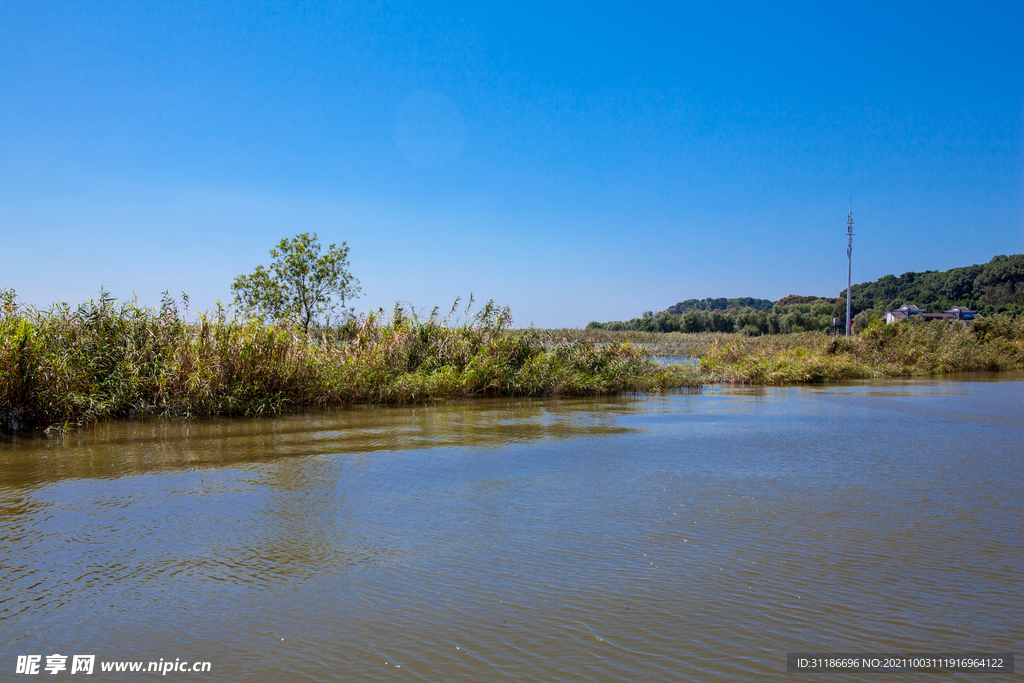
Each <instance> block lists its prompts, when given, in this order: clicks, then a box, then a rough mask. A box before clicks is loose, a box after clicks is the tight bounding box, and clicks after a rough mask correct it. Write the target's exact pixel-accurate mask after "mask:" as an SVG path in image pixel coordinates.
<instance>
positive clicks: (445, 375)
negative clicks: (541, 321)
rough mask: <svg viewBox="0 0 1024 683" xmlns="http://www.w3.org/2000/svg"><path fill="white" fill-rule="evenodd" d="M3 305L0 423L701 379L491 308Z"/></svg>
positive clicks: (625, 347) (647, 386)
mask: <svg viewBox="0 0 1024 683" xmlns="http://www.w3.org/2000/svg"><path fill="white" fill-rule="evenodd" d="M0 303H3V304H4V306H3V309H2V310H0V314H2V315H0V429H3V430H7V431H15V430H19V429H20V430H24V429H34V428H40V427H47V426H54V425H56V426H58V428H68V427H70V426H72V425H75V424H82V423H88V422H92V421H96V420H100V419H106V418H133V417H141V416H146V415H166V416H182V417H205V416H212V415H252V416H257V415H268V414H275V413H279V412H281V411H285V410H292V409H298V408H316V407H326V406H338V405H345V404H351V403H406V402H413V401H428V400H433V399H452V398H464V397H470V396H548V395H562V396H572V395H593V394H608V393H618V392H639V391H656V390H660V389H663V388H667V387H673V386H682V385H687V384H690V385H693V384H699V380H698V379H697V377H696V371H695V370H694V369H686V368H663V367H659V366H658V365H657V364H656V363H654V362H652V361H651V359H650V357H649V354H648V353H646V352H645V351H644V350H643V349H642V348H641V347H639V346H636V345H633V344H630V343H628V342H626V343H612V344H603V345H601V344H594V343H591V342H586V341H562V342H559V343H545V342H544V341H543V340H542V339H541V336H540V334H539V333H538V332H536V331H535V330H513V329H511V322H512V319H511V315H510V313H509V310H508V309H507V308H499V307H496V306H494V305H493V303H488V304H487V305H485V306H484V307H483V308H482V309H481V310H480V311H478V312H476V313H471V312H469V311H468V310H467V312H466V314H465V317H464V318H460V319H453V313H454V310H455V307H453V310H452V312H451V313H449V315H448V317H443V316H440V315H438V313H437V311H436V310H435V311H434V312H432V313H431V314H430V315H429V316H424V315H420V314H417V313H416V312H414V311H408V310H406V309H404V308H402V307H396V308H395V310H394V311H393V312H392V313H391V314H390V315H389V316H385V315H384V314H383V313H382V312H376V313H371V314H368V315H363V316H361V317H358V318H355V319H353V320H350V321H348V322H347V323H345V324H344V325H341V326H336V327H331V328H321V329H314V328H311V329H310V330H309V332H306V331H304V330H303V329H302V328H301V327H300V326H298V325H265V324H263V323H262V322H261V321H259V320H243V319H240V318H236V317H230V316H228V315H227V314H226V312H225V311H224V310H223V309H218V310H217V311H216V312H214V313H212V314H208V315H200V316H198V317H197V318H196V319H195V320H194V321H191V322H185V321H184V320H183V319H182V316H181V315H180V314H179V310H178V306H177V302H176V301H174V300H173V299H171V298H168V297H165V299H164V302H163V304H162V306H160V307H159V308H155V309H149V308H145V307H141V306H138V305H137V304H136V303H135V302H130V303H119V302H117V301H115V300H114V299H113V298H112V297H110V296H109V295H106V294H103V293H101V296H100V297H99V298H98V299H96V300H91V301H88V302H86V303H84V304H82V305H81V306H79V307H77V308H75V309H72V308H71V307H70V306H68V305H67V304H58V305H56V306H53V307H52V308H50V309H48V310H45V311H40V310H36V309H32V308H25V307H20V306H18V304H17V302H16V300H14V298H13V293H11V294H10V296H8V297H7V298H6V300H4V302H0Z"/></svg>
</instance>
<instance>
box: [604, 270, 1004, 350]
mask: <svg viewBox="0 0 1024 683" xmlns="http://www.w3.org/2000/svg"><path fill="white" fill-rule="evenodd" d="M845 296H846V291H845V290H843V291H842V292H840V295H839V296H838V297H837V298H834V299H833V298H827V297H817V296H798V295H795V294H791V295H789V296H786V297H783V298H782V299H779V300H778V301H775V302H773V301H769V300H767V299H756V298H753V297H740V298H735V299H726V298H718V299H700V300H698V299H687V300H686V301H681V302H679V303H677V304H675V305H674V306H670V307H669V308H667V309H665V310H664V311H661V312H660V313H654V312H653V311H647V312H646V313H644V314H643V315H642V316H641V317H639V318H633V319H632V320H626V321H614V322H607V323H599V322H592V323H590V324H589V325H587V327H588V328H589V329H604V330H612V331H639V332H736V333H740V334H746V335H751V336H756V335H762V334H786V333H790V332H805V331H814V330H826V329H829V328H830V327H832V323H833V319H836V318H838V320H839V326H840V329H841V328H842V326H843V324H844V323H845V319H846V298H845ZM903 304H915V305H917V306H920V307H922V308H925V309H930V310H933V311H938V310H942V309H948V308H952V307H953V306H968V307H970V308H972V309H977V310H979V311H980V312H981V313H982V315H992V314H994V313H1010V314H1012V315H1014V316H1016V315H1020V314H1021V313H1024V254H1014V255H1012V256H1004V255H1000V256H996V257H994V258H993V259H992V260H991V261H989V262H988V263H984V264H977V265H973V266H967V267H964V268H952V269H950V270H947V271H941V272H940V271H935V270H929V271H925V272H923V273H912V272H911V273H904V274H903V275H900V276H899V277H896V276H894V275H886V276H885V277H883V278H879V279H878V280H876V281H875V282H865V283H862V284H859V285H854V286H853V292H852V299H851V302H850V308H851V311H852V313H853V315H854V327H855V328H856V329H862V328H864V327H866V326H867V324H868V323H869V322H870V321H871V320H873V319H875V318H879V317H882V316H883V315H885V312H886V311H888V310H892V309H894V308H899V307H900V306H902V305H903Z"/></svg>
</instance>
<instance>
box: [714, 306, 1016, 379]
mask: <svg viewBox="0 0 1024 683" xmlns="http://www.w3.org/2000/svg"><path fill="white" fill-rule="evenodd" d="M1017 369H1024V319H1013V318H1011V317H1009V316H993V317H991V318H988V319H986V320H983V321H978V322H975V323H973V324H972V325H962V324H960V323H942V322H934V323H924V322H917V321H915V322H907V323H900V324H897V325H886V324H884V323H882V322H880V321H875V322H874V323H872V324H871V325H870V326H869V327H868V328H867V329H866V330H865V331H864V332H863V333H861V334H859V335H857V336H856V337H851V338H849V339H847V338H844V337H830V336H826V335H824V334H822V333H803V334H794V335H783V336H775V337H742V336H733V337H732V338H731V339H722V340H717V341H715V342H713V343H712V346H711V347H710V348H709V349H708V351H707V352H706V353H705V354H704V355H703V356H702V357H701V362H700V370H701V372H702V373H703V374H704V375H705V378H706V379H707V380H709V381H716V380H718V381H722V380H724V381H730V382H742V383H746V384H793V383H808V382H812V383H813V382H835V381H840V380H846V379H863V378H872V377H916V376H927V375H935V374H941V373H949V372H970V371H982V370H988V371H996V370H1017Z"/></svg>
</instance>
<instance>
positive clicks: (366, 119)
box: [0, 0, 1024, 326]
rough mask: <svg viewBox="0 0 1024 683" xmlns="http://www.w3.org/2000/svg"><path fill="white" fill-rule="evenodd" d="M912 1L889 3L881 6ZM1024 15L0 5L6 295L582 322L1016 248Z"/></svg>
mask: <svg viewBox="0 0 1024 683" xmlns="http://www.w3.org/2000/svg"><path fill="white" fill-rule="evenodd" d="M894 5H895V6H894ZM1021 35H1024V4H1022V3H1019V2H1008V3H994V4H987V3H977V2H971V3H966V2H965V3H960V4H941V3H934V2H929V3H920V4H909V3H899V4H894V3H879V4H868V3H861V2H858V3H847V4H841V3H813V4H812V3H808V4H803V5H800V4H795V3H778V4H774V3H738V4H727V3H694V4H689V5H688V4H682V3H671V4H663V5H660V4H647V5H640V4H637V3H621V4H616V5H610V4H609V5H595V4H593V3H580V4H576V5H569V4H565V5H558V4H554V3H544V4H526V3H508V4H507V5H506V6H505V7H503V8H494V7H493V6H491V5H486V6H485V3H465V4H456V3H449V4H443V5H435V4H428V3H409V4H398V3H365V4H360V3H322V4H321V3H228V2H223V3H170V2H160V3H155V2H154V3H143V2H123V3H88V2H69V3H48V2H25V3H20V2H7V1H3V0H0V259H2V260H0V287H14V288H15V289H16V290H17V291H18V293H19V295H20V296H21V297H22V299H23V300H25V301H28V302H31V303H34V304H37V305H46V304H48V303H50V302H52V301H54V300H57V299H61V300H67V301H71V302H73V303H75V302H78V301H81V300H82V299H84V298H87V297H90V296H94V295H95V294H96V292H97V291H98V289H99V287H100V285H105V286H106V287H107V288H108V289H109V290H110V291H112V292H113V293H114V294H115V295H117V296H119V297H122V298H130V297H131V296H132V292H133V291H134V292H135V293H136V294H137V295H138V297H139V299H140V300H141V301H142V302H144V303H149V304H152V303H156V302H157V301H158V300H159V293H160V292H161V291H163V290H165V289H168V290H170V291H171V292H179V291H182V290H184V291H187V292H189V294H190V295H191V297H192V300H193V304H194V306H196V307H199V308H207V307H209V306H212V305H213V304H214V302H216V301H217V300H218V299H220V300H222V301H225V302H227V301H229V300H230V298H231V293H230V284H231V281H232V280H233V278H234V277H235V276H236V275H238V274H240V273H245V272H249V271H251V270H252V269H253V268H254V267H255V266H256V265H257V264H259V263H265V262H267V261H268V254H267V252H268V250H269V249H270V248H271V247H272V246H273V245H274V244H275V243H276V242H277V241H278V240H280V239H281V238H283V237H287V236H291V235H294V234H296V233H298V232H304V231H310V232H317V233H318V234H319V235H320V238H321V240H322V241H323V242H325V243H329V242H331V241H336V242H340V241H342V240H346V241H347V242H348V244H349V246H350V247H351V264H352V270H353V273H354V274H355V275H356V276H357V277H359V278H360V280H361V281H362V285H363V290H364V295H363V297H362V298H360V299H358V300H357V301H356V302H355V305H356V307H357V308H360V309H367V310H368V309H373V308H376V307H378V306H383V307H385V308H390V307H391V306H392V305H393V304H394V302H395V301H398V300H401V301H406V302H410V303H411V304H413V305H415V306H417V307H421V306H422V307H432V306H434V305H441V306H442V307H444V308H447V306H448V305H449V304H450V303H451V301H452V300H453V299H454V298H455V297H456V296H462V297H463V298H465V297H466V296H467V295H468V294H469V293H470V292H473V294H474V295H475V296H476V297H477V298H478V299H479V298H484V299H486V298H494V299H496V300H497V301H499V302H501V303H504V304H508V305H510V306H511V307H512V309H513V314H514V316H515V319H516V322H517V324H521V325H527V324H530V323H534V324H536V325H538V326H580V325H585V324H586V323H587V322H588V321H590V320H610V319H622V318H628V317H633V316H637V315H639V314H640V313H641V312H642V311H645V310H655V311H657V310H661V309H663V308H666V307H668V306H669V305H671V304H673V303H675V302H677V301H680V300H682V299H687V298H703V297H708V296H730V297H731V296H755V297H763V298H769V299H776V298H779V297H781V296H784V295H786V294H791V293H796V294H819V295H830V296H834V295H836V294H838V293H839V291H840V290H841V289H842V288H843V287H845V281H846V263H845V261H846V255H845V249H846V244H845V237H844V231H845V221H846V211H847V203H848V201H849V198H850V197H851V196H852V197H853V209H854V218H855V221H856V227H855V231H856V233H857V235H856V237H855V244H854V265H853V268H854V281H855V282H860V281H868V280H874V279H875V278H878V277H880V276H882V275H885V274H887V273H894V274H897V275H898V274H900V273H903V272H905V271H910V270H926V269H940V270H942V269H946V268H950V267H955V266H962V265H969V264H971V263H977V262H984V261H987V260H988V259H989V258H991V257H992V256H993V255H995V254H1001V253H1007V254H1009V253H1020V252H1024V40H1021V37H1020V36H1021Z"/></svg>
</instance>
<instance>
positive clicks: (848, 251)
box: [846, 196, 853, 337]
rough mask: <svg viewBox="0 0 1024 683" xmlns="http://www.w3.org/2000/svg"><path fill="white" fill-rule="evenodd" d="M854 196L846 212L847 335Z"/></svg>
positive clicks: (847, 326)
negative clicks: (848, 211)
mask: <svg viewBox="0 0 1024 683" xmlns="http://www.w3.org/2000/svg"><path fill="white" fill-rule="evenodd" d="M852 254H853V197H852V196H851V197H850V213H848V214H846V336H847V337H849V336H850V330H851V329H852V328H853V322H852V321H851V320H850V276H851V274H852V273H853V259H852V257H851V255H852Z"/></svg>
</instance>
